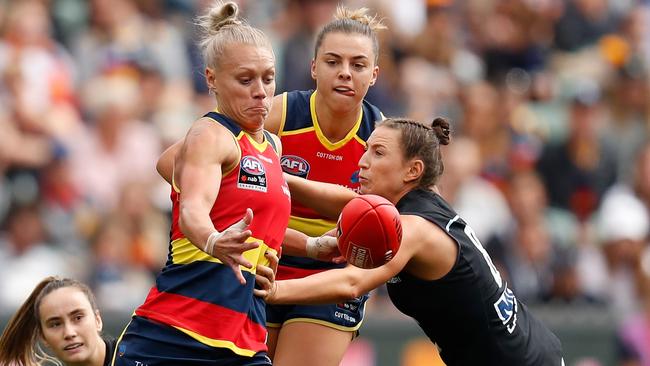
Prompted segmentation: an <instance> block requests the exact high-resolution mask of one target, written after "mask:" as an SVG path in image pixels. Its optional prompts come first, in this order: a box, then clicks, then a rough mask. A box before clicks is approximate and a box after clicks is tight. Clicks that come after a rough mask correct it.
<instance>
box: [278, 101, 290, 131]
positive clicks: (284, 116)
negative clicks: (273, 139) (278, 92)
mask: <svg viewBox="0 0 650 366" xmlns="http://www.w3.org/2000/svg"><path fill="white" fill-rule="evenodd" d="M288 98H289V97H288V96H287V92H284V93H282V116H281V117H280V128H279V129H278V136H282V135H283V134H284V123H285V122H286V121H287V99H288Z"/></svg>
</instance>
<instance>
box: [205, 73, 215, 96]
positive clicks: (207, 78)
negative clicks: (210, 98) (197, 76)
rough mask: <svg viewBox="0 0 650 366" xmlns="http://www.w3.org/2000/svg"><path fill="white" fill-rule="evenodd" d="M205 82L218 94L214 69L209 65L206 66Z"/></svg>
mask: <svg viewBox="0 0 650 366" xmlns="http://www.w3.org/2000/svg"><path fill="white" fill-rule="evenodd" d="M205 82H206V84H208V89H210V91H212V92H214V93H215V94H216V93H217V92H216V89H215V85H216V83H215V75H214V70H212V69H211V68H209V67H206V68H205Z"/></svg>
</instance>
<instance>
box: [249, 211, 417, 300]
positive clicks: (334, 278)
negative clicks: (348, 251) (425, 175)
mask: <svg viewBox="0 0 650 366" xmlns="http://www.w3.org/2000/svg"><path fill="white" fill-rule="evenodd" d="M416 222H417V221H414V220H412V219H411V218H410V217H409V216H402V228H403V231H404V234H403V237H402V244H401V246H400V249H399V251H398V252H397V254H396V255H395V258H393V259H392V260H390V261H389V262H388V263H386V264H384V265H383V266H380V267H377V268H373V269H361V268H358V267H354V266H352V265H349V266H347V267H345V268H342V269H331V270H329V271H324V272H320V273H317V274H314V275H311V276H307V277H304V278H299V279H294V280H282V281H274V282H272V283H266V284H265V285H264V286H261V287H262V290H257V291H256V292H255V294H256V295H258V296H260V297H263V298H264V299H265V300H266V302H267V303H270V304H331V303H335V302H340V301H346V300H349V299H353V298H356V297H359V296H361V295H363V294H365V293H367V292H368V291H370V290H372V289H374V288H377V287H379V286H380V285H381V284H383V283H385V282H386V281H388V280H389V279H390V278H392V277H393V276H395V275H397V274H398V273H399V272H401V271H402V270H403V269H404V267H406V265H407V263H408V262H409V261H410V260H411V258H413V256H414V254H415V253H416V251H417V250H418V249H419V248H420V247H421V245H422V240H421V239H422V231H420V230H418V229H417V228H416V227H414V224H415V223H416Z"/></svg>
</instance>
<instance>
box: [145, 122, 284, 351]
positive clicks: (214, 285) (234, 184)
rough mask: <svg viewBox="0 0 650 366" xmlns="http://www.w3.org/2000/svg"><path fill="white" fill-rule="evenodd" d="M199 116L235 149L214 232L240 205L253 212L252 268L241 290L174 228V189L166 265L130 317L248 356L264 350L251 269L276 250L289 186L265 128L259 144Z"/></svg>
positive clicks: (240, 212) (261, 311)
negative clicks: (228, 137)
mask: <svg viewBox="0 0 650 366" xmlns="http://www.w3.org/2000/svg"><path fill="white" fill-rule="evenodd" d="M206 117H208V118H211V119H212V120H213V121H214V122H215V123H220V124H221V125H223V126H224V127H226V128H227V129H228V130H229V131H230V132H231V133H232V134H233V138H234V139H235V140H236V142H237V144H238V147H239V149H240V151H241V158H240V160H239V163H238V164H237V165H236V166H235V168H234V169H232V170H231V171H228V172H223V176H222V179H221V185H220V187H219V194H218V196H217V198H216V200H215V202H214V205H213V206H212V210H211V211H210V218H211V219H212V222H213V224H214V226H215V228H216V229H217V230H219V231H223V230H225V229H227V228H228V227H229V226H231V225H232V224H234V223H236V222H237V221H239V220H241V218H242V217H243V216H244V214H245V212H246V208H247V207H250V208H251V209H252V210H253V214H254V218H253V221H252V223H251V225H250V226H249V229H250V230H251V231H252V236H251V237H250V238H249V239H248V241H257V242H259V243H260V246H259V247H258V248H256V249H252V250H249V251H247V252H245V253H244V256H245V257H246V259H248V260H249V261H250V262H251V263H252V264H253V268H252V269H247V268H244V267H241V269H242V272H243V274H244V277H245V278H246V285H241V284H240V283H239V281H238V280H237V279H236V277H235V275H234V274H233V272H232V270H231V268H230V267H228V266H225V265H223V264H222V263H221V261H219V260H218V259H216V258H214V257H212V256H210V255H208V254H206V253H205V252H203V251H202V250H200V249H199V248H197V247H196V246H195V245H194V244H192V243H191V242H190V241H189V240H188V239H187V238H186V237H185V236H184V235H183V233H182V232H181V230H180V227H179V195H180V192H179V191H178V189H177V188H176V187H175V186H174V187H173V189H172V193H171V199H172V203H173V208H172V227H171V244H170V247H169V255H168V258H167V263H166V265H165V267H164V268H163V270H162V272H161V273H160V274H159V275H158V277H157V278H156V285H155V286H153V287H152V289H151V291H150V292H149V295H148V296H147V299H146V300H145V302H144V304H142V305H141V306H140V307H139V308H138V309H136V311H135V314H136V315H138V316H142V317H145V318H148V319H151V320H154V321H157V322H161V323H164V324H167V325H170V326H172V327H175V328H176V329H178V330H180V331H182V332H183V333H185V334H187V335H189V336H190V337H192V338H193V339H195V340H196V341H199V342H201V343H204V344H206V345H209V346H213V347H221V348H228V349H230V350H232V351H233V352H235V353H236V354H239V355H243V356H253V355H254V354H255V353H257V352H259V351H265V350H266V344H265V341H266V327H265V326H266V313H265V303H264V301H263V300H261V299H260V298H259V297H257V296H253V288H254V286H255V269H256V266H257V265H258V264H263V265H268V263H269V261H268V260H267V259H266V258H265V256H264V252H265V251H266V250H270V251H273V252H275V253H277V252H278V251H279V249H280V245H281V244H282V240H283V239H284V232H285V228H286V227H287V223H288V221H289V213H290V205H291V203H290V196H289V188H288V186H287V184H286V181H285V180H284V178H283V176H282V170H281V168H280V159H279V157H278V154H277V152H276V150H275V149H276V147H275V143H274V142H273V139H272V138H271V137H270V134H269V133H268V132H266V131H264V133H265V141H264V142H263V143H261V144H260V143H257V142H256V141H254V140H253V139H252V138H251V137H250V136H249V135H248V134H247V133H246V132H244V131H243V130H242V129H241V128H240V127H239V126H238V125H237V124H236V123H234V122H233V121H232V120H230V119H228V118H227V117H225V116H224V115H221V114H218V113H215V112H210V113H208V114H206ZM179 342H182V340H179Z"/></svg>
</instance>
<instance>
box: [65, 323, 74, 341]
mask: <svg viewBox="0 0 650 366" xmlns="http://www.w3.org/2000/svg"><path fill="white" fill-rule="evenodd" d="M76 336H77V331H76V329H75V327H74V326H72V324H70V323H65V324H64V325H63V337H64V338H65V339H73V338H75V337H76Z"/></svg>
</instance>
